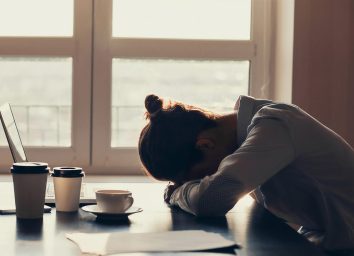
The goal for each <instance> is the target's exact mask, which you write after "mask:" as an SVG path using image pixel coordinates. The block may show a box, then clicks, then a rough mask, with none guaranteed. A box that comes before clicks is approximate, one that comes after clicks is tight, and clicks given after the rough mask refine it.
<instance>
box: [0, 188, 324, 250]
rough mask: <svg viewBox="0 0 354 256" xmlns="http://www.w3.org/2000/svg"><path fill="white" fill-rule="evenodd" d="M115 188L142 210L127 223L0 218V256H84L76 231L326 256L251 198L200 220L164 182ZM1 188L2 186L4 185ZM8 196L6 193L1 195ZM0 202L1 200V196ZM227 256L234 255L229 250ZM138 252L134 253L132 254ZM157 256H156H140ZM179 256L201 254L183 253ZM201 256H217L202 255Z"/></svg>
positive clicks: (77, 216) (80, 215)
mask: <svg viewBox="0 0 354 256" xmlns="http://www.w3.org/2000/svg"><path fill="white" fill-rule="evenodd" d="M102 185H104V186H105V187H110V188H128V189H130V190H131V191H132V192H133V196H134V198H135V204H134V205H136V206H139V207H142V208H143V209H144V211H143V212H141V213H137V214H134V215H131V216H130V217H129V220H128V221H125V222H116V223H114V222H113V223H112V222H108V223H106V222H97V221H96V218H95V216H94V215H92V214H90V213H86V212H84V211H82V210H80V211H79V212H77V213H74V214H68V213H59V212H55V209H53V211H52V213H50V214H45V215H44V218H43V220H42V221H19V220H17V219H16V217H15V215H1V216H0V249H1V252H0V254H1V255H26V256H28V255H60V256H63V255H80V250H79V248H78V247H77V246H76V245H75V244H74V243H72V242H71V241H69V240H67V239H66V238H65V234H66V233H71V232H90V233H93V232H121V231H125V232H153V231H168V230H187V229H202V230H205V231H212V232H218V233H220V234H222V235H223V236H225V237H227V238H229V239H235V240H236V241H237V242H238V243H240V244H241V245H242V249H240V250H237V254H238V255H250V256H258V255H262V256H267V255H272V256H277V255H281V256H284V255H287V256H291V255H297V256H298V255H301V256H305V255H311V256H316V255H325V254H324V253H322V252H321V251H320V250H319V249H318V248H316V247H315V246H313V245H312V244H310V243H309V242H307V241H306V240H305V239H304V238H302V237H301V236H299V235H298V234H297V233H296V232H295V231H294V230H292V229H291V228H290V227H289V226H288V225H286V224H285V223H283V222H282V221H280V220H279V219H277V218H276V217H274V216H273V215H271V214H270V213H268V212H267V211H266V210H264V209H263V208H262V207H261V206H259V205H257V204H256V203H254V202H253V201H252V200H251V201H250V200H248V201H247V200H243V201H241V202H240V203H238V204H237V205H236V207H234V209H232V211H231V212H229V213H228V214H227V216H226V217H220V218H205V219H198V218H196V217H194V216H192V215H190V214H187V213H185V212H183V211H181V210H179V209H170V208H168V207H167V206H166V205H165V204H164V203H163V200H162V193H163V190H164V188H165V184H164V183H151V182H149V183H144V182H141V183H121V184H118V183H105V184H102ZM1 186H2V184H1V183H0V187H1ZM1 196H3V195H1ZM0 202H1V198H0ZM223 253H230V254H232V253H233V251H230V250H227V251H224V252H223ZM133 255H134V254H129V256H133ZM135 255H139V256H142V255H155V254H135ZM158 255H171V253H166V254H158ZM179 255H197V254H193V253H182V254H179ZM199 255H209V256H212V255H216V254H206V253H202V254H199Z"/></svg>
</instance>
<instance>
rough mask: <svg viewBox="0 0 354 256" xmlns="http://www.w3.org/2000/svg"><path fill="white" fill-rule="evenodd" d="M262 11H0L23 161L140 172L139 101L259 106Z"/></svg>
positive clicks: (134, 3)
mask: <svg viewBox="0 0 354 256" xmlns="http://www.w3.org/2000/svg"><path fill="white" fill-rule="evenodd" d="M267 2H268V1H266V0H219V1H212V0H178V1H176V0H149V1H141V0H140V1H138V0H107V1H99V0H61V1H58V0H33V1H31V6H28V7H26V8H24V7H23V6H25V5H26V4H27V5H28V3H27V1H25V0H12V1H5V0H0V5H1V6H2V8H1V9H0V24H7V25H6V26H2V25H0V104H1V103H3V102H10V103H11V104H12V105H13V106H14V107H13V108H14V113H15V118H16V120H17V122H18V126H19V129H20V133H21V136H22V139H23V141H24V144H25V146H26V150H27V152H28V155H29V158H30V160H36V161H47V162H49V163H50V165H51V166H57V165H80V166H83V167H84V168H86V170H87V171H88V172H97V173H99V172H105V173H120V174H136V173H140V162H139V158H138V154H137V148H136V146H137V140H138V135H139V132H140V130H141V128H142V127H143V126H144V124H145V120H144V107H143V103H144V98H145V96H146V95H147V94H149V93H156V94H158V95H160V96H162V97H166V98H172V99H174V100H179V101H182V102H186V103H188V104H194V105H197V106H201V107H205V108H207V109H210V110H214V111H219V112H224V111H230V110H232V108H233V105H234V103H235V100H236V99H237V97H238V96H239V95H240V94H251V95H253V96H256V97H267V89H268V88H267V86H266V83H265V80H266V79H265V75H264V74H265V73H266V72H265V68H264V67H265V65H264V63H265V61H266V60H267V58H266V54H265V53H266V51H265V46H266V43H267V40H266V37H267V33H266V32H267V27H266V25H267V24H268V23H267V22H265V21H268V20H269V17H268V14H267V10H268V5H267ZM17 6H22V7H23V8H21V10H20V9H19V8H18V7H17ZM201 7H202V8H201ZM24 9H25V10H26V12H23V13H22V10H24ZM28 10H30V11H28ZM39 10H40V11H39ZM196 95H197V97H196ZM4 144H6V142H5V140H4V137H3V134H2V132H0V146H1V145H4ZM6 150H7V149H6V147H5V148H4V147H3V148H1V149H0V154H2V155H6V154H7V158H6V159H5V160H4V162H3V163H0V168H1V169H5V170H6V168H8V166H9V165H10V163H11V158H10V156H9V154H8V153H6Z"/></svg>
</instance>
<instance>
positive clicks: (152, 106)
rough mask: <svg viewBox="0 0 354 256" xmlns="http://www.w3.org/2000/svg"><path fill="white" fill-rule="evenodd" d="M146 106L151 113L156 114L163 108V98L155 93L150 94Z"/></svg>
mask: <svg viewBox="0 0 354 256" xmlns="http://www.w3.org/2000/svg"><path fill="white" fill-rule="evenodd" d="M145 108H146V110H147V111H148V112H149V114H150V115H151V114H154V113H156V112H157V111H159V110H161V109H162V99H160V98H159V97H158V96H156V95H154V94H150V95H148V96H146V98H145Z"/></svg>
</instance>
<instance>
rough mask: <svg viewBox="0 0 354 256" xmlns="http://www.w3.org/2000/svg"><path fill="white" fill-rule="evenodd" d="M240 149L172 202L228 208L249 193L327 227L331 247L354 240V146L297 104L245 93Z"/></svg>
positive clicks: (309, 224) (209, 211)
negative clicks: (263, 98) (211, 173)
mask: <svg viewBox="0 0 354 256" xmlns="http://www.w3.org/2000/svg"><path fill="white" fill-rule="evenodd" d="M235 109H236V110H237V112H238V123H237V138H238V139H237V140H238V141H237V142H235V143H237V144H238V149H237V150H236V151H235V152H234V153H233V154H231V155H229V156H227V157H226V158H224V159H223V161H222V162H221V164H220V166H219V168H218V170H217V172H216V173H215V174H213V175H211V176H206V177H205V178H203V179H202V180H195V181H190V182H187V183H185V184H183V185H182V186H181V187H179V188H178V189H176V190H175V191H174V193H173V194H172V196H171V199H170V203H171V204H172V205H176V206H179V207H180V208H182V209H183V210H185V211H187V212H189V213H192V214H194V215H198V216H218V215H224V214H226V213H227V212H228V211H229V210H230V209H231V208H233V207H234V205H235V204H236V202H237V201H238V200H239V199H240V198H241V197H242V196H244V195H245V194H247V193H250V192H255V193H254V194H256V195H257V201H259V202H260V203H262V204H263V205H264V206H265V207H266V208H267V209H268V210H270V211H271V212H272V213H274V214H275V215H277V216H278V217H280V218H283V219H284V220H286V221H288V222H292V223H296V224H299V225H301V226H304V227H306V228H308V229H313V230H318V231H320V232H322V233H323V240H322V246H324V247H325V248H326V249H343V248H354V151H353V149H352V148H351V147H350V145H349V144H348V143H346V142H345V141H344V139H343V138H341V137H340V136H339V135H338V134H336V133H335V132H334V131H332V130H330V129H329V128H328V127H326V126H324V125H323V124H321V123H320V122H319V121H317V120H316V119H314V118H313V117H311V116H310V115H309V114H307V113H306V112H305V111H303V110H302V109H300V108H299V107H297V106H295V105H289V104H280V103H275V102H272V101H268V100H259V99H255V98H252V97H248V96H240V97H239V99H238V101H237V103H236V107H235Z"/></svg>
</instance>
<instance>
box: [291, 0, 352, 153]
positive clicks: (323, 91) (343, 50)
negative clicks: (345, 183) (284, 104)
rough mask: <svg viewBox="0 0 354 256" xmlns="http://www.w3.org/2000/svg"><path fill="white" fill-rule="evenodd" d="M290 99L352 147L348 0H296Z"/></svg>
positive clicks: (349, 9) (350, 41)
mask: <svg viewBox="0 0 354 256" xmlns="http://www.w3.org/2000/svg"><path fill="white" fill-rule="evenodd" d="M292 101H293V103H294V104H297V105H299V106H300V107H302V108H304V109H305V110H306V111H308V112H309V113H310V114H311V115H313V116H315V117H316V118H318V119H319V120H320V121H322V122H323V123H324V124H326V125H327V126H328V127H330V128H331V129H333V130H335V131H336V132H338V133H339V134H340V135H341V136H343V137H344V138H345V139H347V140H348V142H349V143H350V144H351V145H352V146H354V1H353V0H340V1H339V0H295V15H294V49H293V90H292Z"/></svg>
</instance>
